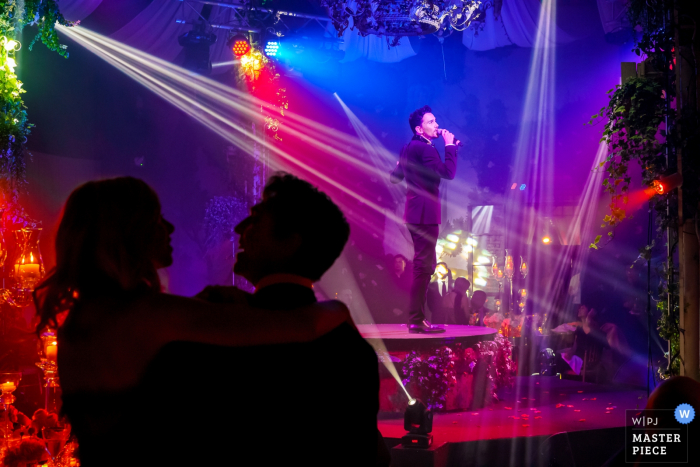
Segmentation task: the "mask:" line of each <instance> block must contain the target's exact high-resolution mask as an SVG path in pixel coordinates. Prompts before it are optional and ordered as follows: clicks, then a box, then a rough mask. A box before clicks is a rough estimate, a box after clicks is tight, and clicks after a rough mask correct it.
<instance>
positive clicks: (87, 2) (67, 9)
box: [58, 0, 102, 21]
mask: <svg viewBox="0 0 700 467" xmlns="http://www.w3.org/2000/svg"><path fill="white" fill-rule="evenodd" d="M100 3H102V0H61V1H60V2H59V3H58V7H59V9H60V10H61V13H62V14H63V17H64V18H66V19H67V20H68V21H82V20H84V19H85V18H87V17H88V16H90V13H92V12H93V11H95V9H96V8H97V7H98V6H100Z"/></svg>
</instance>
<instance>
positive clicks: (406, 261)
mask: <svg viewBox="0 0 700 467" xmlns="http://www.w3.org/2000/svg"><path fill="white" fill-rule="evenodd" d="M396 258H401V259H402V260H403V262H404V263H406V264H408V259H407V258H406V257H405V256H404V255H402V254H401V253H399V254H398V255H394V261H396Z"/></svg>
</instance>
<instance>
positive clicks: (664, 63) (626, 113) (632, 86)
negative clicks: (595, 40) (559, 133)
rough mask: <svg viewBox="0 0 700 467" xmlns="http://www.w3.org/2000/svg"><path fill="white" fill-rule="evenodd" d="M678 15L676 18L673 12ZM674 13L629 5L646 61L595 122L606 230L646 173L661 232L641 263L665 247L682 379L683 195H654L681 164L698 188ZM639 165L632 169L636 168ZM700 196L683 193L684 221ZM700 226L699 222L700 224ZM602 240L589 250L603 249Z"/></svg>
mask: <svg viewBox="0 0 700 467" xmlns="http://www.w3.org/2000/svg"><path fill="white" fill-rule="evenodd" d="M674 13H677V14H674ZM682 13H683V12H677V11H674V2H671V1H668V0H659V1H656V2H647V1H646V0H630V1H629V2H628V18H629V20H630V23H631V25H632V26H633V27H634V30H635V36H636V37H635V39H636V44H635V47H634V49H633V51H634V52H635V53H636V54H637V55H638V56H640V57H641V58H643V59H644V60H643V62H642V63H641V64H639V65H638V67H637V76H636V77H631V78H629V79H627V80H626V81H625V82H624V83H622V84H621V85H618V86H616V87H615V88H614V89H611V90H610V91H608V93H609V94H610V101H609V102H608V105H607V106H606V107H603V108H602V109H601V111H600V113H598V114H596V115H594V116H593V117H592V119H591V121H593V120H595V119H596V118H603V119H605V121H606V123H605V126H604V131H603V137H602V139H601V141H604V142H606V143H607V144H608V147H609V150H610V151H609V155H608V158H607V160H606V161H605V162H603V163H601V168H603V167H604V168H605V170H606V171H607V176H606V177H605V179H604V180H603V186H604V188H605V190H606V191H607V192H608V193H610V195H611V202H610V206H609V208H610V211H609V213H608V214H607V215H606V216H605V218H604V219H603V227H608V228H610V230H609V232H608V235H609V236H610V237H612V236H613V230H614V228H615V227H616V226H617V225H618V224H619V223H620V222H622V221H623V220H624V219H625V218H627V217H628V213H627V209H628V203H629V200H630V181H631V175H630V173H631V172H630V170H631V168H632V167H636V165H637V164H638V166H639V167H640V168H641V172H642V180H643V184H644V185H645V186H646V187H647V190H646V193H647V194H649V195H650V194H652V193H653V196H651V198H650V206H651V208H652V209H653V211H654V213H655V218H656V227H657V234H656V236H655V239H654V240H652V242H651V243H650V244H648V245H646V246H644V247H643V248H642V250H641V252H640V258H642V259H643V260H645V261H651V256H652V249H653V248H654V246H655V244H657V242H658V243H662V244H663V243H666V246H667V248H666V258H665V261H664V262H663V264H662V265H661V266H660V268H659V270H658V272H659V275H660V277H661V283H660V286H659V290H658V292H659V295H658V299H657V298H655V300H657V305H656V308H657V311H658V312H659V314H660V318H659V320H658V324H657V328H658V330H659V334H660V336H661V337H662V338H663V339H666V340H667V341H669V352H668V354H667V355H666V357H667V360H666V364H665V365H663V364H662V367H661V368H660V369H659V374H660V376H661V377H662V378H668V377H671V376H674V375H678V374H679V371H680V365H679V360H678V357H679V353H680V350H679V349H680V333H681V332H682V330H681V329H680V319H679V296H678V290H679V289H678V286H677V270H678V267H677V265H676V262H675V261H674V255H676V253H677V246H678V236H677V228H678V225H679V202H681V201H680V200H679V196H678V190H672V191H670V192H667V193H663V194H656V193H654V192H653V191H652V190H653V182H654V181H655V180H659V179H661V178H663V177H664V176H667V175H671V174H674V173H675V172H677V170H678V166H679V165H680V164H682V167H683V178H684V184H685V185H686V186H687V185H691V186H698V184H700V177H698V174H699V172H698V167H697V166H698V161H697V160H694V159H697V157H694V151H692V150H689V149H691V147H693V146H694V145H695V146H696V145H697V142H698V135H699V132H698V115H697V111H696V109H691V108H689V107H690V106H686V107H684V108H682V109H681V111H680V112H678V111H677V110H676V108H675V104H677V103H678V101H677V100H676V97H677V96H676V80H677V79H678V77H677V64H676V58H677V56H678V54H677V53H676V50H675V47H676V44H677V42H676V41H677V39H678V37H677V35H676V34H675V32H676V30H677V28H679V25H678V24H675V23H674V18H678V17H681V16H683V14H682ZM633 162H634V163H635V164H634V165H632V166H631V163H633ZM698 201H699V199H698V190H684V193H683V198H682V206H681V208H682V211H683V213H684V217H685V218H686V219H693V218H696V219H697V216H698V212H697V211H698ZM696 222H697V221H696ZM601 238H602V236H601V235H598V236H597V237H596V238H595V239H594V241H593V243H592V244H591V245H590V247H591V248H595V249H597V248H598V247H599V246H600V245H601Z"/></svg>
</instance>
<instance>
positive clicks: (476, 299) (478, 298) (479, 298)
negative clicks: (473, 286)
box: [472, 290, 488, 307]
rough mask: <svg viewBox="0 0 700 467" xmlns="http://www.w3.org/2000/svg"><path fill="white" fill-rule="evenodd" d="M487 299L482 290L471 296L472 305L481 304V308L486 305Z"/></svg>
mask: <svg viewBox="0 0 700 467" xmlns="http://www.w3.org/2000/svg"><path fill="white" fill-rule="evenodd" d="M487 299H488V297H487V296H486V292H484V291H483V290H477V291H476V292H474V293H473V294H472V305H474V304H475V303H476V304H479V303H481V305H479V306H480V307H482V306H484V304H486V300H487Z"/></svg>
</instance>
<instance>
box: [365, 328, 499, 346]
mask: <svg viewBox="0 0 700 467" xmlns="http://www.w3.org/2000/svg"><path fill="white" fill-rule="evenodd" d="M444 327H445V332H443V333H440V334H410V333H409V332H408V326H407V325H405V324H358V325H357V329H358V331H360V334H361V335H362V337H364V338H365V340H367V341H368V342H369V343H370V344H372V346H374V345H375V344H380V342H378V341H382V342H384V346H385V347H386V350H388V351H410V350H421V349H426V348H437V347H440V346H443V345H454V344H462V345H463V346H465V347H471V346H472V345H474V344H476V343H478V342H481V341H490V340H493V338H494V336H495V335H496V330H495V329H493V328H487V327H482V326H463V325H459V324H452V325H450V324H445V325H444ZM373 341H374V342H373ZM375 348H376V347H375Z"/></svg>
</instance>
